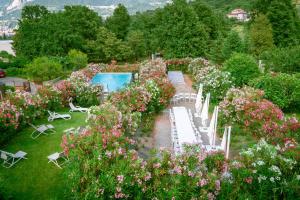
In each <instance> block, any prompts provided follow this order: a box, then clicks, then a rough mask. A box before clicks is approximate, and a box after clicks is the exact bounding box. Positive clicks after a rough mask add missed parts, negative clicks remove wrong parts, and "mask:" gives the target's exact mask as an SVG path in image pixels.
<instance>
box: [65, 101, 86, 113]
mask: <svg viewBox="0 0 300 200" xmlns="http://www.w3.org/2000/svg"><path fill="white" fill-rule="evenodd" d="M69 106H70V108H71V109H70V111H69V112H87V111H88V110H89V109H88V108H82V107H80V106H74V104H73V103H72V102H71V101H70V102H69Z"/></svg>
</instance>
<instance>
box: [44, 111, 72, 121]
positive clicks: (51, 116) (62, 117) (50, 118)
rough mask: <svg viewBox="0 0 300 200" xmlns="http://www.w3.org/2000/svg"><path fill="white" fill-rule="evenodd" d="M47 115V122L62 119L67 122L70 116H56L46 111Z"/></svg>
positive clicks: (54, 113) (56, 114)
mask: <svg viewBox="0 0 300 200" xmlns="http://www.w3.org/2000/svg"><path fill="white" fill-rule="evenodd" d="M48 113H49V117H48V121H49V122H50V121H53V120H55V119H64V120H69V119H71V115H69V114H58V113H56V112H51V111H49V110H48Z"/></svg>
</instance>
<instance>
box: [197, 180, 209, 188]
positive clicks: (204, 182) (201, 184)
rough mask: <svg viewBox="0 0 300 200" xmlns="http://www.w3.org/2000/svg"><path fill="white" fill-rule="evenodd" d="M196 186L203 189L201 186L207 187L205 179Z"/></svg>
mask: <svg viewBox="0 0 300 200" xmlns="http://www.w3.org/2000/svg"><path fill="white" fill-rule="evenodd" d="M197 185H198V186H200V187H203V186H205V185H207V180H206V179H201V180H200V182H198V184H197Z"/></svg>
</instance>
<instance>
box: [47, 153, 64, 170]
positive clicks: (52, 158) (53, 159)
mask: <svg viewBox="0 0 300 200" xmlns="http://www.w3.org/2000/svg"><path fill="white" fill-rule="evenodd" d="M47 158H48V160H49V162H48V163H50V162H52V163H53V164H54V165H56V166H57V167H58V168H60V169H62V167H61V166H62V165H64V164H65V163H67V162H68V161H69V158H68V157H67V156H66V155H65V154H64V152H60V153H58V152H56V153H54V154H51V155H50V156H48V157H47ZM59 159H62V160H63V162H61V163H58V160H59Z"/></svg>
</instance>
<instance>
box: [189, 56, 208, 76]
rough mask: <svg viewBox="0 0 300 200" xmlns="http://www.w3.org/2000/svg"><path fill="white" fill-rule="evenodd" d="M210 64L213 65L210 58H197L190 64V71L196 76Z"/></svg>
mask: <svg viewBox="0 0 300 200" xmlns="http://www.w3.org/2000/svg"><path fill="white" fill-rule="evenodd" d="M208 66H211V64H210V62H209V60H206V59H204V58H195V59H193V60H192V61H191V62H190V64H189V65H188V71H189V73H190V74H192V75H193V76H196V75H197V74H199V71H200V70H201V69H202V68H205V67H208Z"/></svg>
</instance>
